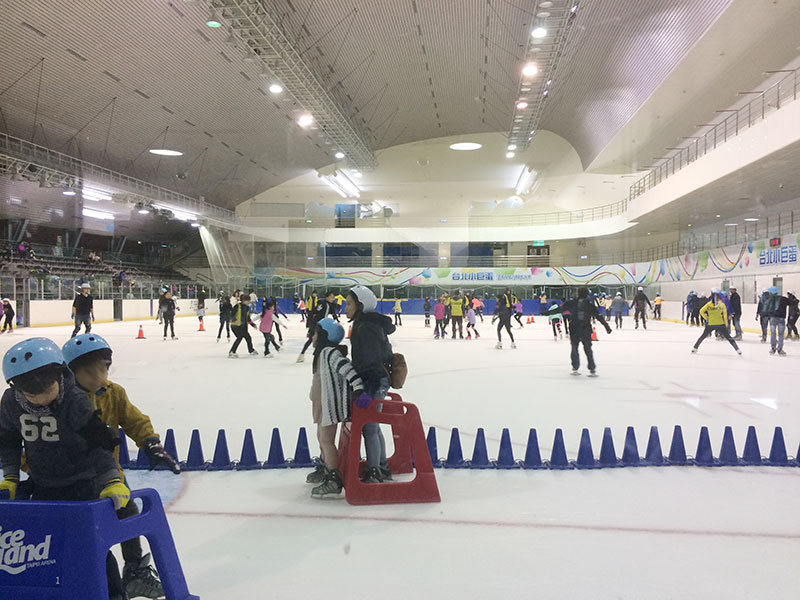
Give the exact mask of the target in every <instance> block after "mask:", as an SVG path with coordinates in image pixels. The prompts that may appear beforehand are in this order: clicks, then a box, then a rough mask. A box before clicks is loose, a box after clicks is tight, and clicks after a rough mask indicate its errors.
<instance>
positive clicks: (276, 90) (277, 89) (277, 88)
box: [267, 83, 313, 125]
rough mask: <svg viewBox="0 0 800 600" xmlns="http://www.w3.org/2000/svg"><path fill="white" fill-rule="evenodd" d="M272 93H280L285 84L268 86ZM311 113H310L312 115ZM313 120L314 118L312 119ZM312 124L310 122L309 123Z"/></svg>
mask: <svg viewBox="0 0 800 600" xmlns="http://www.w3.org/2000/svg"><path fill="white" fill-rule="evenodd" d="M267 89H268V90H269V92H270V93H271V94H280V93H281V92H282V91H283V86H282V85H281V84H279V83H273V84H272V85H270V86H269V88H267ZM310 116H311V115H309V117H310ZM312 121H313V119H312ZM309 125H310V123H309Z"/></svg>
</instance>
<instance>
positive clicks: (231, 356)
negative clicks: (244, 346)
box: [228, 352, 239, 358]
mask: <svg viewBox="0 0 800 600" xmlns="http://www.w3.org/2000/svg"><path fill="white" fill-rule="evenodd" d="M228 358H239V356H238V355H237V354H236V352H228Z"/></svg>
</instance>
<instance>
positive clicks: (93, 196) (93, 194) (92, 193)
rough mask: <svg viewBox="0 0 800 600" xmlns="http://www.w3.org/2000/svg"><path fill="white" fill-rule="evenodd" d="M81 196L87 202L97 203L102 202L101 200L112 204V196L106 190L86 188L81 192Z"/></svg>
mask: <svg viewBox="0 0 800 600" xmlns="http://www.w3.org/2000/svg"><path fill="white" fill-rule="evenodd" d="M81 196H83V197H84V199H86V200H94V201H95V202H100V201H101V200H105V201H106V202H111V200H112V198H111V194H110V193H109V192H106V191H105V190H96V189H94V188H87V187H84V188H83V189H82V190H81Z"/></svg>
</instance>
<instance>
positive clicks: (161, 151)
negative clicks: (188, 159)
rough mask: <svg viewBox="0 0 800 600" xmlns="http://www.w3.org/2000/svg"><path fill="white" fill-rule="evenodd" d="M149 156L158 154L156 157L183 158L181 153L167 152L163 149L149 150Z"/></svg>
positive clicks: (175, 151)
mask: <svg viewBox="0 0 800 600" xmlns="http://www.w3.org/2000/svg"><path fill="white" fill-rule="evenodd" d="M150 154H158V156H183V152H178V151H177V150H167V149H165V148H151V149H150Z"/></svg>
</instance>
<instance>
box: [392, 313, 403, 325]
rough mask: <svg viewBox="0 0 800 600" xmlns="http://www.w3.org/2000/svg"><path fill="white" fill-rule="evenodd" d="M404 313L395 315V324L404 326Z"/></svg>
mask: <svg viewBox="0 0 800 600" xmlns="http://www.w3.org/2000/svg"><path fill="white" fill-rule="evenodd" d="M401 314H402V313H399V312H396V313H394V324H395V325H402V324H403V319H402V318H401V317H400V315H401Z"/></svg>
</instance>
